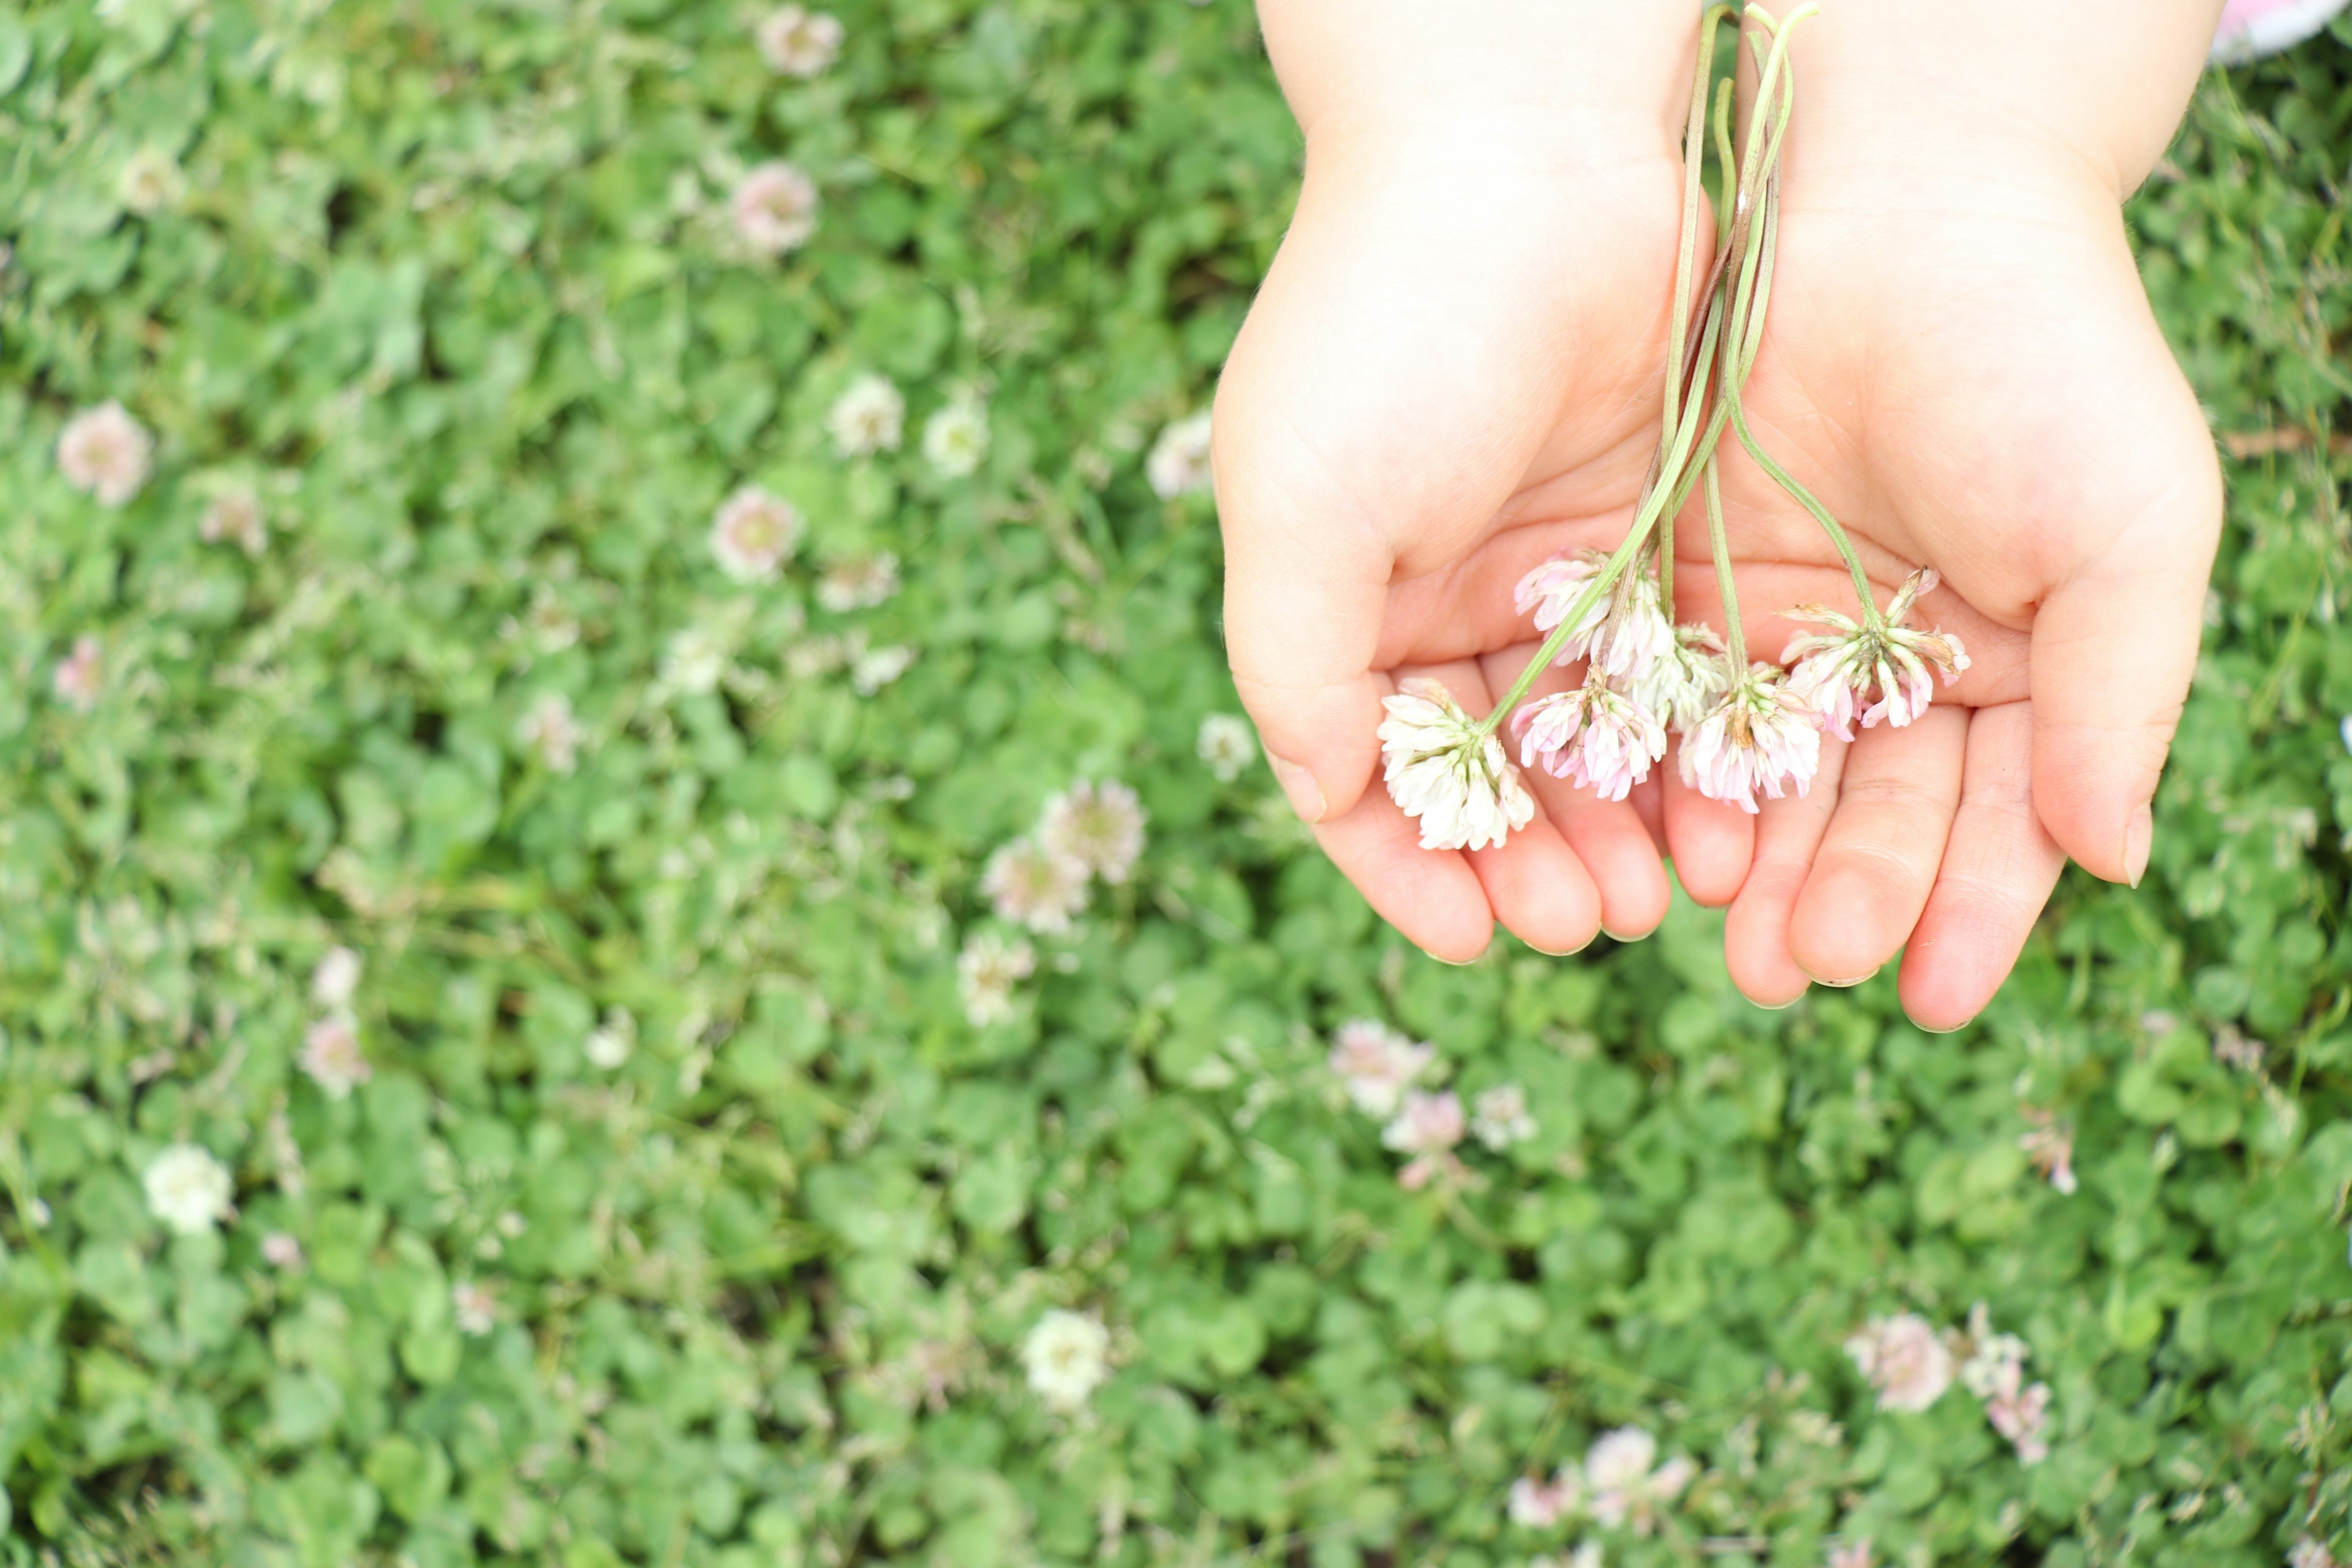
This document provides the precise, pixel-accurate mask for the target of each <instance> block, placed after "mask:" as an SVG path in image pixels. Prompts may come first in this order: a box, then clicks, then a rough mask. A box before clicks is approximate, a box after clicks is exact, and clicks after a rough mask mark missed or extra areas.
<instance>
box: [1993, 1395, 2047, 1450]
mask: <svg viewBox="0 0 2352 1568" xmlns="http://www.w3.org/2000/svg"><path fill="white" fill-rule="evenodd" d="M1985 1419H1986V1420H1988V1421H1990V1422H1991V1423H1992V1429H1993V1430H1994V1431H1996V1432H1998V1433H2000V1435H2001V1436H2004V1437H2006V1438H2008V1439H2009V1444H2010V1447H2012V1448H2014V1449H2016V1450H2017V1462H2018V1463H2019V1464H2021V1465H2038V1464H2040V1463H2041V1462H2042V1460H2044V1459H2046V1458H2049V1457H2050V1438H2049V1435H2048V1434H2049V1426H2050V1385H2049V1384H2046V1383H2037V1384H2032V1386H2030V1387H2027V1388H2023V1389H2021V1390H2019V1391H2018V1392H2017V1393H2015V1394H1995V1395H1994V1396H1993V1397H1991V1398H1990V1399H1988V1400H1986V1401H1985Z"/></svg>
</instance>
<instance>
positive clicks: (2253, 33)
mask: <svg viewBox="0 0 2352 1568" xmlns="http://www.w3.org/2000/svg"><path fill="white" fill-rule="evenodd" d="M2346 3H2347V0H2230V4H2229V5H2228V6H2227V7H2226V8H2224V9H2223V11H2222V12H2221V31H2220V32H2218V33H2216V34H2214V35H2213V56H2212V58H2213V62H2214V63H2215V64H2216V65H2242V64H2244V63H2245V62H2246V61H2248V60H2252V59H2260V58H2262V57H2263V56H2264V55H2274V54H2277V53H2278V52H2279V51H2280V50H2282V49H2288V48H2293V47H2294V46H2295V45H2297V44H2299V43H2301V42H2303V41H2304V40H2305V38H2308V37H2311V36H2312V35H2313V34H2315V33H2316V32H2318V31H2319V30H2320V29H2321V28H2322V27H2325V26H2327V24H2328V23H2330V22H2332V21H2334V20H2335V19H2336V15H2337V13H2339V12H2341V11H2342V10H2343V9H2344V7H2345V5H2346Z"/></svg>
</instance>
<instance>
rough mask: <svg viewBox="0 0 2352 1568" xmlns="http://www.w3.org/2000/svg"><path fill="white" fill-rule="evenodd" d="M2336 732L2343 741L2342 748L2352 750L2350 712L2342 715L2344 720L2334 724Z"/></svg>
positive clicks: (2351, 716) (2351, 717) (2351, 720)
mask: <svg viewBox="0 0 2352 1568" xmlns="http://www.w3.org/2000/svg"><path fill="white" fill-rule="evenodd" d="M2336 735H2337V737H2338V738H2340V739H2341V740H2342V741H2343V742H2344V749H2345V750H2346V751H2347V752H2352V713H2347V714H2346V715H2344V721H2343V722H2342V723H2340V724H2338V725H2336Z"/></svg>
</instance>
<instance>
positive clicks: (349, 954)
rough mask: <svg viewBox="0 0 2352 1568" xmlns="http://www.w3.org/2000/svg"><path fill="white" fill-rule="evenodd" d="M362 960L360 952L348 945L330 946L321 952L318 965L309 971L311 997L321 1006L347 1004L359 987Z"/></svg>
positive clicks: (349, 1003) (363, 966)
mask: <svg viewBox="0 0 2352 1568" xmlns="http://www.w3.org/2000/svg"><path fill="white" fill-rule="evenodd" d="M364 968H365V964H364V963H363V962H362V959H361V958H360V955H359V954H358V953H357V952H353V951H352V949H350V948H348V947H331V948H329V949H328V950H327V951H326V952H324V953H322V954H321V955H320V959H319V966H318V967H317V968H316V969H313V970H312V971H310V1000H311V1001H313V1002H316V1003H317V1004H318V1005H320V1006H321V1007H348V1006H350V1005H351V1002H352V994H354V993H356V992H357V991H358V990H359V988H360V975H361V973H362V971H363V969H364Z"/></svg>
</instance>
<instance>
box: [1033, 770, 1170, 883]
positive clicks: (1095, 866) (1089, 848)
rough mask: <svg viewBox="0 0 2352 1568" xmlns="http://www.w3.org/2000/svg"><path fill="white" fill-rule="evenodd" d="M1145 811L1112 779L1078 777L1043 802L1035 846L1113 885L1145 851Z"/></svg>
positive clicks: (1126, 790)
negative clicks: (1067, 859)
mask: <svg viewBox="0 0 2352 1568" xmlns="http://www.w3.org/2000/svg"><path fill="white" fill-rule="evenodd" d="M1145 820H1146V818H1145V813H1144V810H1143V805H1142V803H1141V802H1139V801H1138V800H1137V799H1136V797H1135V792H1134V791H1133V790H1131V789H1129V788H1128V787H1127V786H1126V785H1125V784H1120V783H1119V782H1118V780H1116V779H1105V780H1103V781H1101V782H1100V783H1098V784H1097V783H1096V782H1094V781H1092V780H1089V779H1080V780H1079V781H1078V782H1077V783H1076V784H1072V785H1071V786H1070V787H1069V788H1068V789H1066V790H1065V791H1064V792H1062V793H1061V794H1059V795H1055V796H1053V797H1052V798H1051V799H1049V800H1047V801H1046V802H1045V816H1044V817H1043V819H1042V820H1041V821H1040V822H1039V824H1038V827H1037V842H1038V843H1040V844H1042V845H1044V846H1045V850H1046V852H1047V853H1048V854H1052V855H1062V856H1066V857H1068V858H1070V859H1073V860H1076V861H1077V862H1078V863H1079V864H1080V865H1082V866H1084V867H1085V868H1087V870H1089V871H1092V872H1093V873H1094V874H1095V875H1096V876H1097V877H1100V878H1101V879H1103V880H1104V881H1106V882H1108V883H1110V884H1112V885H1113V886H1117V885H1118V884H1119V883H1121V882H1124V881H1126V880H1127V879H1128V875H1129V873H1130V872H1131V871H1133V870H1134V868H1135V862H1136V859H1137V858H1138V857H1139V856H1140V855H1141V854H1142V853H1143V824H1144V822H1145Z"/></svg>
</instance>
